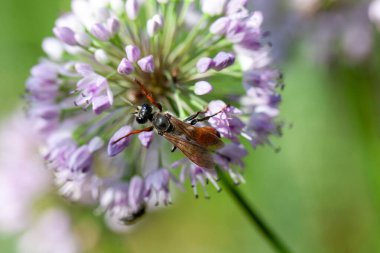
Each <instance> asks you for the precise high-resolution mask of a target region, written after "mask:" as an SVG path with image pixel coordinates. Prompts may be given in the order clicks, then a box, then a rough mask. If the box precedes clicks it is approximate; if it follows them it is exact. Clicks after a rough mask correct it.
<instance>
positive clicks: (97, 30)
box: [91, 23, 111, 41]
mask: <svg viewBox="0 0 380 253" xmlns="http://www.w3.org/2000/svg"><path fill="white" fill-rule="evenodd" d="M91 33H92V35H94V36H95V37H96V38H97V39H99V40H102V41H108V40H109V39H110V38H111V33H110V32H109V31H108V30H107V28H106V27H105V26H104V25H103V24H100V23H98V24H95V25H93V26H92V27H91Z"/></svg>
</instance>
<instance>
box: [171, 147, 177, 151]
mask: <svg viewBox="0 0 380 253" xmlns="http://www.w3.org/2000/svg"><path fill="white" fill-rule="evenodd" d="M176 149H177V146H174V145H173V147H172V150H171V152H172V153H173V152H174V151H176Z"/></svg>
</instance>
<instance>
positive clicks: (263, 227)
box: [218, 168, 291, 253]
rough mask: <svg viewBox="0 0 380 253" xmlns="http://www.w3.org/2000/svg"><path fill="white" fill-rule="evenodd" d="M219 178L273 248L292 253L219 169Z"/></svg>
mask: <svg viewBox="0 0 380 253" xmlns="http://www.w3.org/2000/svg"><path fill="white" fill-rule="evenodd" d="M218 171H219V172H220V173H219V176H220V178H221V181H222V183H223V184H224V186H225V189H226V190H227V191H228V192H229V193H230V194H231V196H232V197H233V199H234V200H235V201H236V203H237V204H238V205H239V206H240V208H241V209H242V210H243V211H244V212H245V213H246V215H247V216H248V217H249V218H250V220H251V221H252V223H253V224H254V225H256V226H257V227H258V228H259V230H260V232H261V233H262V234H263V236H264V237H265V238H266V239H267V240H268V241H269V242H270V243H271V244H272V246H273V247H274V248H275V249H276V250H277V251H278V252H281V253H290V252H291V251H290V250H289V249H288V248H287V247H286V246H285V244H284V243H283V242H282V241H281V240H280V239H279V237H278V236H277V235H276V234H275V233H274V232H273V231H272V230H271V229H270V228H269V227H268V225H267V224H266V223H265V222H264V221H263V219H262V218H261V217H260V215H258V214H257V212H256V210H255V209H254V208H253V207H252V206H250V205H249V204H248V202H247V201H246V199H245V198H244V197H243V196H242V194H241V193H240V192H239V191H238V190H237V188H236V186H235V185H234V184H233V183H232V182H231V181H230V180H229V179H228V178H227V177H226V175H225V174H224V173H223V172H222V171H221V170H220V169H219V168H218Z"/></svg>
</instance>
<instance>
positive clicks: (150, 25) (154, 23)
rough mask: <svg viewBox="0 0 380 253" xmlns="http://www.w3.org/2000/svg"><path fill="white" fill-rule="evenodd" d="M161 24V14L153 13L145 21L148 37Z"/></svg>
mask: <svg viewBox="0 0 380 253" xmlns="http://www.w3.org/2000/svg"><path fill="white" fill-rule="evenodd" d="M162 25H163V19H162V16H161V15H155V16H154V17H153V18H152V19H149V20H148V22H147V32H148V35H149V37H153V36H154V35H155V34H156V33H157V31H158V30H159V29H160V28H161V27H162Z"/></svg>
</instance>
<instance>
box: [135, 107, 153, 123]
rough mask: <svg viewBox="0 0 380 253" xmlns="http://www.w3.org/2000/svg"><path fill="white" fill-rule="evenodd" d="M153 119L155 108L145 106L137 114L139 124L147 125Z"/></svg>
mask: <svg viewBox="0 0 380 253" xmlns="http://www.w3.org/2000/svg"><path fill="white" fill-rule="evenodd" d="M152 118H153V107H152V106H151V105H148V104H143V105H142V106H141V108H140V110H139V111H138V112H137V116H136V121H137V123H139V124H145V123H146V122H148V120H152Z"/></svg>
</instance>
